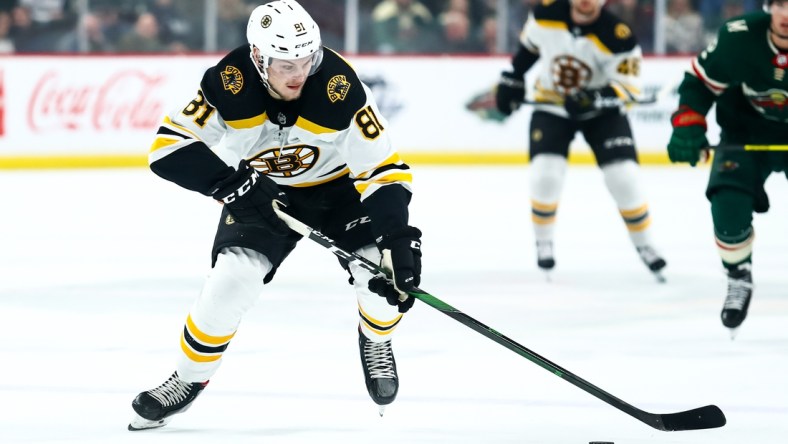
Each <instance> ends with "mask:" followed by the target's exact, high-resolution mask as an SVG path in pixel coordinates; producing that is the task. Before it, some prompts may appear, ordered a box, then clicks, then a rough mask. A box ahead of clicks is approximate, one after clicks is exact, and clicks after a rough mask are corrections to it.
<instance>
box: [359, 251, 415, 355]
mask: <svg viewBox="0 0 788 444" xmlns="http://www.w3.org/2000/svg"><path fill="white" fill-rule="evenodd" d="M356 254H358V255H360V256H362V257H365V258H367V259H369V260H370V261H371V262H373V263H375V264H378V263H380V257H381V255H380V251H379V250H378V247H377V246H376V245H373V244H370V245H367V246H365V247H362V248H359V249H358V250H356ZM349 267H350V274H351V275H352V276H353V287H354V289H355V290H356V297H357V300H358V311H359V317H360V325H361V331H362V332H363V333H364V335H365V336H366V337H367V338H369V339H370V340H372V341H375V342H379V341H385V340H387V339H389V337H390V336H389V335H390V334H391V332H392V331H394V329H395V328H396V326H397V324H398V323H399V321H400V319H401V318H402V314H401V313H399V311H398V310H397V307H396V306H393V305H389V304H388V302H386V299H385V298H383V297H381V296H379V295H377V294H376V293H373V292H371V291H370V290H369V288H368V283H369V280H370V279H372V278H373V277H374V276H375V275H374V274H373V273H372V272H370V271H369V270H367V269H365V268H363V267H361V266H359V265H357V264H354V263H350V264H349Z"/></svg>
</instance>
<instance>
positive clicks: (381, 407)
mask: <svg viewBox="0 0 788 444" xmlns="http://www.w3.org/2000/svg"><path fill="white" fill-rule="evenodd" d="M384 413H386V406H385V405H379V406H378V415H380V417H381V418H382V417H383V414H384Z"/></svg>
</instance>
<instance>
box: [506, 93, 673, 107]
mask: <svg viewBox="0 0 788 444" xmlns="http://www.w3.org/2000/svg"><path fill="white" fill-rule="evenodd" d="M657 100H659V99H658V97H656V95H655V96H653V97H647V98H644V99H638V100H627V101H624V100H620V99H616V98H611V99H608V100H606V101H605V102H604V103H603V104H602V106H598V107H597V108H599V109H605V108H617V107H619V106H621V105H624V106H628V105H652V104H654V103H657ZM520 103H522V104H523V105H555V106H564V104H563V103H561V102H547V101H543V100H528V99H525V100H523V101H522V102H520Z"/></svg>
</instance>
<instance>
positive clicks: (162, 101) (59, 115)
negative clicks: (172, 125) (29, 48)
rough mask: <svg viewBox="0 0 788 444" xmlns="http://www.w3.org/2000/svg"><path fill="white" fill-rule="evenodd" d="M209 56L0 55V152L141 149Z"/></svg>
mask: <svg viewBox="0 0 788 444" xmlns="http://www.w3.org/2000/svg"><path fill="white" fill-rule="evenodd" d="M215 62H216V60H215V58H213V57H209V56H205V57H202V56H201V57H188V58H184V59H179V60H177V62H173V61H172V58H166V57H157V56H153V57H80V58H66V57H36V56H30V57H28V56H18V57H8V58H4V59H3V70H2V71H0V156H4V155H21V156H41V155H44V156H45V155H48V154H50V155H60V156H62V155H72V154H73V155H93V154H95V155H100V156H114V155H123V156H128V155H129V154H131V155H140V156H141V157H144V156H145V155H146V154H147V152H148V149H149V147H150V143H151V142H152V140H153V137H154V136H155V133H156V129H157V128H158V125H159V122H160V121H161V118H162V116H163V115H164V113H165V112H166V111H167V110H168V109H169V108H170V107H173V106H178V105H179V104H181V103H183V104H186V103H188V102H189V101H190V100H191V99H192V98H193V96H194V93H195V91H196V90H197V88H198V87H199V82H200V78H201V77H202V74H203V72H204V71H205V68H206V67H208V66H210V65H211V64H213V63H215Z"/></svg>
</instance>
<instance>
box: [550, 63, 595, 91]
mask: <svg viewBox="0 0 788 444" xmlns="http://www.w3.org/2000/svg"><path fill="white" fill-rule="evenodd" d="M550 71H551V74H552V78H553V85H554V88H555V90H556V91H557V92H558V93H559V94H562V95H566V96H568V95H570V94H574V93H576V92H578V91H579V90H580V89H582V88H585V87H586V85H588V82H589V81H590V80H591V68H590V67H589V66H588V65H586V64H585V63H583V62H582V61H581V60H578V59H576V58H574V57H572V56H570V55H561V56H558V57H556V58H554V59H553V60H552V63H551V65H550Z"/></svg>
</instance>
